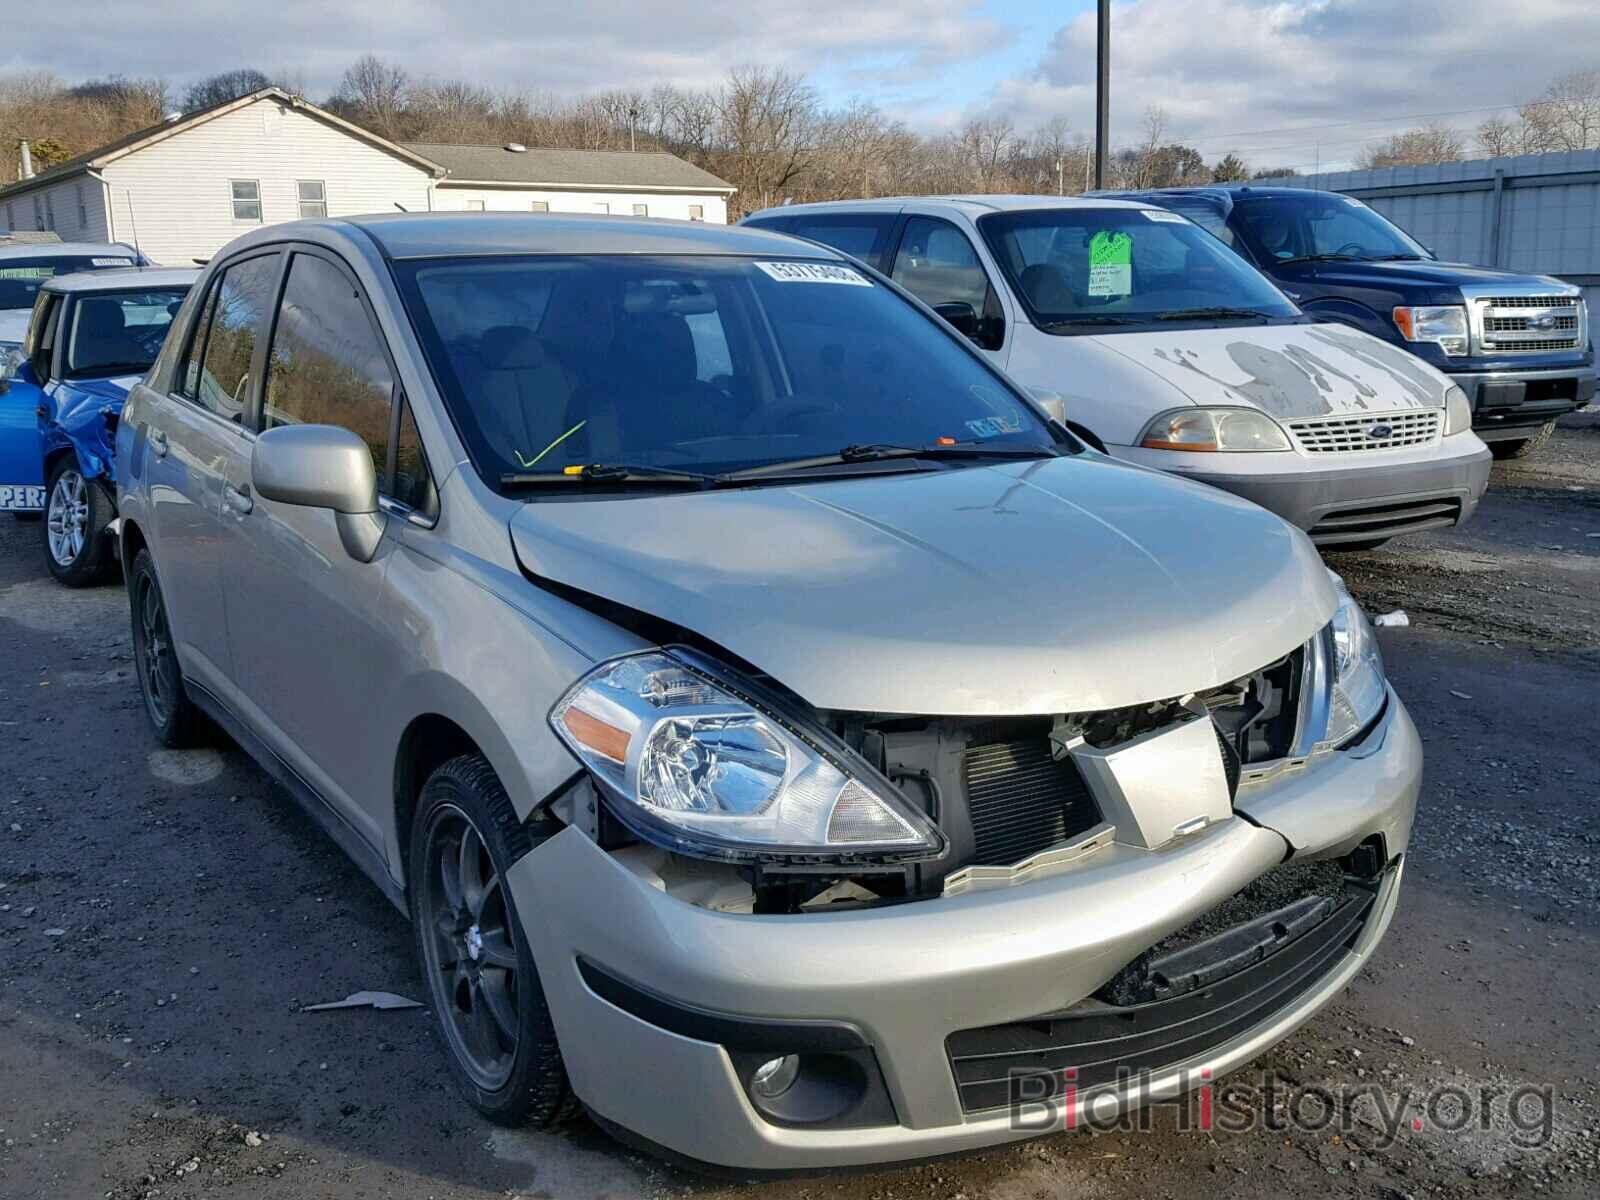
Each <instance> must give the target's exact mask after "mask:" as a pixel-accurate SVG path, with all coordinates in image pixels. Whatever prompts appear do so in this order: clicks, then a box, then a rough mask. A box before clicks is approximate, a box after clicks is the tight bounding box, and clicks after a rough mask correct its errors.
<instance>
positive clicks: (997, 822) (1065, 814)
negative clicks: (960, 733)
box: [961, 730, 1100, 866]
mask: <svg viewBox="0 0 1600 1200" xmlns="http://www.w3.org/2000/svg"><path fill="white" fill-rule="evenodd" d="M961 765H962V776H963V780H964V782H965V784H966V789H967V807H968V811H969V813H970V814H971V817H972V833H973V838H974V841H975V842H976V854H977V857H976V859H975V861H976V862H979V863H983V864H985V865H987V866H1010V865H1011V864H1013V863H1016V862H1020V861H1021V860H1022V859H1025V858H1027V857H1028V856H1029V855H1032V854H1037V853H1038V852H1039V851H1041V850H1048V849H1049V848H1050V847H1051V846H1054V845H1057V844H1058V843H1061V842H1064V841H1066V840H1067V839H1068V838H1070V837H1072V836H1073V835H1075V834H1079V833H1083V832H1084V831H1085V830H1088V829H1090V828H1092V827H1093V826H1094V824H1095V823H1096V822H1097V821H1098V820H1099V819H1100V818H1099V810H1098V809H1096V807H1095V804H1094V801H1093V800H1092V799H1091V798H1090V796H1089V789H1088V788H1087V787H1086V786H1085V785H1084V782H1083V777H1082V776H1081V775H1079V774H1078V768H1077V767H1076V766H1074V765H1073V763H1072V761H1071V760H1070V759H1063V760H1061V761H1060V762H1057V761H1056V759H1055V758H1054V756H1053V754H1052V751H1051V746H1050V739H1049V736H1048V731H1047V730H1046V731H1043V735H1042V736H1039V737H1034V738H1029V739H1026V740H1022V741H1010V742H997V743H993V744H990V745H975V746H972V747H971V748H970V749H968V750H967V752H966V753H965V754H964V755H963V756H962V764H961Z"/></svg>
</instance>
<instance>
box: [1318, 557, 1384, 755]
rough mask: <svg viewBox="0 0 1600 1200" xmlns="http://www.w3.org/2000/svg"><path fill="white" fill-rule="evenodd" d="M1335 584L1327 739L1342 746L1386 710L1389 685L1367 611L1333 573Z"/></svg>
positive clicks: (1331, 626) (1330, 625)
mask: <svg viewBox="0 0 1600 1200" xmlns="http://www.w3.org/2000/svg"><path fill="white" fill-rule="evenodd" d="M1330 574H1332V573H1331V572H1330ZM1333 586H1334V590H1335V591H1336V592H1337V593H1338V595H1339V607H1338V609H1337V610H1336V611H1335V612H1334V614H1333V620H1332V621H1330V622H1328V632H1327V636H1328V638H1329V640H1330V641H1331V642H1332V643H1333V645H1332V655H1331V657H1332V666H1333V696H1332V702H1331V704H1330V705H1329V709H1328V731H1327V734H1326V735H1325V738H1324V740H1325V741H1326V742H1327V743H1328V744H1330V745H1333V746H1342V745H1343V744H1344V743H1346V742H1348V741H1349V740H1350V739H1351V738H1353V737H1354V736H1355V735H1356V734H1358V733H1360V732H1361V731H1362V730H1363V729H1365V728H1366V727H1367V726H1368V725H1369V724H1371V723H1372V721H1373V720H1374V719H1375V718H1376V717H1377V716H1378V714H1379V713H1381V712H1382V711H1383V705H1384V699H1385V697H1386V696H1387V695H1388V684H1387V682H1386V680H1385V678H1384V674H1383V654H1382V652H1381V651H1380V650H1379V649H1378V639H1377V637H1376V636H1375V635H1374V634H1373V632H1372V623H1371V622H1370V621H1368V620H1367V614H1366V613H1364V612H1362V611H1361V605H1359V604H1357V603H1356V601H1355V597H1353V596H1351V595H1350V593H1349V591H1348V590H1347V589H1346V588H1345V586H1344V580H1342V579H1340V578H1339V577H1338V576H1337V575H1334V576H1333Z"/></svg>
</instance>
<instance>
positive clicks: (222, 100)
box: [183, 67, 273, 112]
mask: <svg viewBox="0 0 1600 1200" xmlns="http://www.w3.org/2000/svg"><path fill="white" fill-rule="evenodd" d="M272 82H273V81H272V76H270V75H268V74H267V73H266V72H265V71H258V70H256V69H255V68H254V67H240V68H239V69H238V70H236V71H222V72H219V73H218V74H216V75H208V76H206V78H204V79H202V80H200V81H199V82H198V83H193V84H190V85H189V88H188V90H187V91H185V92H184V93H183V109H184V111H185V112H193V111H194V110H195V109H197V108H210V107H211V106H212V105H213V104H226V103H227V102H228V101H229V100H237V99H238V98H239V97H240V96H248V95H249V94H250V93H251V92H259V91H260V90H261V89H262V88H265V87H271V86H272Z"/></svg>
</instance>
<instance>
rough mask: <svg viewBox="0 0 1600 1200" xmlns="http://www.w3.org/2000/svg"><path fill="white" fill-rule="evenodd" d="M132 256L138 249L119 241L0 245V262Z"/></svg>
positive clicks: (136, 253)
mask: <svg viewBox="0 0 1600 1200" xmlns="http://www.w3.org/2000/svg"><path fill="white" fill-rule="evenodd" d="M97 255H103V256H105V257H107V258H134V257H136V256H137V255H138V251H137V250H135V249H134V248H133V247H132V246H125V245H123V244H122V243H121V242H19V243H17V244H15V245H11V246H6V245H0V262H4V261H5V260H6V259H8V258H94V257H96V256H97Z"/></svg>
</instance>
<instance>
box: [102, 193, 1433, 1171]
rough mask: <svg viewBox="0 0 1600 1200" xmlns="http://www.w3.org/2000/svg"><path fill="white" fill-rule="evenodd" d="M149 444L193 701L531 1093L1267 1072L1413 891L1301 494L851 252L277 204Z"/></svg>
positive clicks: (934, 1102)
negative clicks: (1242, 487) (942, 307)
mask: <svg viewBox="0 0 1600 1200" xmlns="http://www.w3.org/2000/svg"><path fill="white" fill-rule="evenodd" d="M117 454H118V468H117V480H118V487H119V492H120V495H119V500H120V512H121V517H120V519H119V520H120V544H121V552H122V554H123V558H124V563H125V565H126V569H127V580H128V589H129V594H130V600H131V606H132V615H133V636H134V644H135V649H136V661H137V665H138V674H139V680H140V684H141V686H142V689H143V693H144V699H145V704H146V707H147V709H148V711H149V715H150V718H151V721H152V722H153V724H154V726H155V729H156V732H157V734H158V736H159V738H160V739H161V740H162V741H163V742H164V743H165V744H167V745H170V746H177V745H181V744H183V743H184V742H186V741H188V740H190V739H193V738H195V737H197V736H202V735H203V731H204V730H205V729H206V728H207V727H208V726H209V724H210V723H215V724H216V725H219V726H221V727H222V728H223V729H224V730H226V731H227V732H228V733H230V734H231V735H232V736H233V737H234V738H235V739H237V740H238V742H239V743H240V744H241V745H243V746H244V747H245V748H246V749H248V750H249V751H250V753H251V754H253V755H254V756H255V757H256V758H257V759H259V760H260V762H261V763H262V764H263V765H264V766H265V767H266V768H267V770H269V771H270V772H271V773H272V774H273V775H275V776H276V777H277V778H278V779H279V780H281V781H282V782H283V784H284V785H285V786H286V787H287V788H288V789H289V790H290V791H292V792H293V793H294V794H295V796H296V797H297V798H298V799H300V800H301V801H302V802H303V803H304V804H305V805H306V806H307V807H308V808H309V809H310V811H311V812H312V813H314V814H316V816H317V817H318V818H319V819H320V820H321V822H322V824H323V825H324V826H325V827H326V828H327V830H328V831H329V832H330V833H331V834H332V836H333V837H334V838H335V839H337V840H338V841H339V842H340V844H341V845H342V846H343V847H344V848H345V849H346V850H347V851H348V852H349V853H350V854H351V856H352V857H353V858H354V859H355V860H356V861H357V862H358V863H359V864H360V865H361V866H362V867H363V868H364V869H365V870H366V871H367V872H368V873H369V874H370V875H371V876H372V878H373V879H374V880H375V881H376V882H377V883H378V886H379V887H381V888H382V889H383V890H384V891H385V893H386V894H387V895H388V896H389V897H390V898H391V899H392V900H393V901H394V903H395V904H396V905H397V906H398V907H399V908H401V909H402V910H403V911H404V912H406V913H408V914H409V915H410V918H411V920H412V922H413V924H414V927H415V931H416V948H417V958H418V964H419V967H420V970H421V971H422V973H423V975H424V976H425V978H426V986H427V987H428V989H429V990H430V993H431V995H430V999H431V1003H432V1007H433V1009H434V1011H435V1012H436V1013H437V1015H438V1019H439V1026H440V1034H441V1037H442V1040H443V1042H444V1045H445V1047H446V1049H447V1056H448V1059H449V1062H450V1064H451V1067H452V1069H453V1071H454V1073H455V1074H456V1076H457V1077H458V1078H459V1080H460V1082H461V1084H462V1085H463V1087H464V1089H465V1091H466V1094H467V1096H468V1098H469V1099H470V1100H471V1102H472V1103H473V1104H474V1105H475V1106H476V1107H477V1108H478V1109H479V1110H480V1111H481V1112H482V1113H483V1114H484V1115H485V1116H487V1117H489V1118H490V1119H492V1120H495V1121H498V1122H502V1123H506V1124H515V1123H532V1124H536V1125H548V1124H551V1123H553V1122H556V1121H558V1120H560V1119H561V1118H562V1117H564V1116H566V1115H568V1114H569V1113H572V1112H575V1111H577V1109H578V1108H579V1106H580V1105H581V1107H583V1108H586V1109H587V1110H588V1111H589V1112H590V1113H592V1114H593V1115H594V1117H595V1118H596V1119H597V1120H598V1121H600V1122H601V1123H602V1124H603V1125H604V1126H605V1127H606V1128H608V1129H611V1130H614V1131H616V1132H617V1133H619V1134H620V1135H622V1136H626V1137H630V1138H633V1139H635V1140H637V1141H639V1142H641V1143H643V1144H646V1145H648V1146H651V1147H654V1148H656V1149H657V1150H660V1151H664V1152H670V1153H673V1154H675V1155H680V1156H684V1157H687V1158H690V1159H694V1160H698V1161H701V1162H711V1163H716V1164H721V1165H725V1166H733V1167H737V1168H741V1169H742V1168H791V1169H792V1168H808V1167H819V1166H830V1165H842V1164H865V1163H876V1162H885V1161H891V1160H898V1159H906V1158H918V1157H924V1156H929V1155H934V1154H942V1153H947V1152H951V1151H960V1150H966V1149H970V1148H973V1147H981V1146H987V1145H991V1144H994V1143H997V1142H1003V1141H1007V1140H1010V1139H1015V1138H1021V1137H1026V1136H1030V1135H1036V1134H1038V1133H1041V1132H1046V1131H1048V1130H1050V1129H1052V1128H1056V1129H1059V1128H1061V1127H1063V1126H1064V1125H1072V1124H1076V1123H1077V1122H1079V1121H1086V1120H1090V1119H1095V1118H1104V1117H1107V1116H1109V1115H1110V1114H1113V1113H1117V1112H1120V1111H1122V1110H1125V1109H1127V1108H1130V1107H1132V1106H1135V1105H1138V1104H1140V1103H1144V1102H1148V1101H1150V1100H1153V1099H1159V1098H1163V1097H1168V1096H1174V1095H1177V1094H1179V1093H1180V1092H1182V1091H1183V1090H1184V1089H1186V1088H1189V1087H1192V1086H1195V1085H1197V1084H1198V1083H1199V1082H1200V1081H1201V1079H1202V1078H1204V1077H1205V1076H1203V1074H1202V1073H1203V1072H1210V1075H1211V1076H1212V1077H1214V1076H1216V1075H1218V1074H1220V1073H1222V1072H1224V1071H1227V1070H1230V1069H1232V1068H1235V1067H1238V1066H1240V1065H1241V1064H1243V1063H1245V1062H1246V1061H1248V1060H1249V1059H1250V1058H1252V1057H1253V1056H1255V1055H1257V1054H1259V1053H1260V1052H1261V1051H1262V1050H1264V1049H1265V1048H1266V1047H1268V1046H1270V1045H1272V1044H1273V1043H1274V1042H1276V1041H1277V1040H1278V1039H1280V1038H1282V1037H1284V1036H1285V1035H1286V1034H1288V1033H1289V1031H1290V1030H1292V1029H1294V1028H1295V1027H1296V1026H1297V1025H1299V1024H1300V1023H1301V1022H1303V1021H1305V1020H1306V1019H1307V1018H1308V1017H1309V1016H1311V1014H1313V1013H1314V1012H1316V1011H1317V1009H1319V1008H1320V1007H1321V1006H1322V1005H1324V1004H1326V1003H1327V1002H1328V1001H1329V1000H1330V999H1331V998H1332V997H1333V996H1335V995H1336V994H1337V993H1338V992H1339V990H1340V989H1341V988H1342V987H1343V986H1344V985H1345V984H1346V983H1347V982H1348V981H1349V980H1350V978H1351V976H1353V975H1354V974H1355V973H1356V971H1357V970H1358V969H1359V968H1360V967H1361V965H1362V964H1363V963H1364V962H1365V961H1366V960H1367V959H1368V958H1369V956H1371V954H1372V953H1373V951H1374V949H1375V948H1376V946H1377V943H1378V941H1379V939H1380V938H1381V937H1382V936H1383V932H1384V929H1385V927H1386V926H1387V925H1388V923H1389V919H1390V916H1391V914H1392V913H1393V911H1394V906H1395V902H1396V897H1397V893H1398V891H1399V887H1400V876H1401V869H1402V865H1403V856H1404V852H1405V849H1406V844H1407V839H1408V837H1409V834H1410V829H1411V822H1412V815H1413V810H1414V806H1415V803H1416V797H1417V789H1418V786H1419V781H1420V775H1421V766H1422V756H1421V750H1420V746H1419V743H1418V739H1417V734H1416V730H1415V728H1414V727H1413V725H1412V723H1411V721H1410V719H1409V718H1408V717H1407V715H1406V711H1405V709H1404V708H1403V707H1402V706H1401V704H1400V701H1399V700H1398V699H1397V698H1396V697H1395V695H1394V693H1393V692H1392V691H1391V690H1390V689H1389V687H1388V685H1387V683H1386V682H1385V679H1384V674H1383V665H1382V661H1381V659H1380V657H1379V653H1378V649H1377V646H1376V644H1375V643H1374V640H1373V634H1372V631H1371V629H1370V628H1369V626H1368V623H1367V620H1366V618H1365V617H1364V616H1363V615H1362V612H1361V610H1360V608H1358V607H1357V605H1356V603H1355V602H1354V601H1353V600H1352V599H1351V598H1350V596H1349V594H1348V593H1347V592H1346V591H1345V590H1344V589H1343V587H1342V586H1341V585H1340V583H1339V581H1338V580H1337V579H1336V578H1334V577H1331V576H1330V575H1329V573H1328V571H1327V570H1326V569H1325V568H1324V567H1323V565H1322V563H1321V562H1320V561H1319V560H1318V558H1317V555H1316V552H1315V551H1314V550H1313V549H1312V546H1311V543H1310V542H1308V541H1307V540H1306V537H1305V535H1304V534H1302V533H1301V532H1300V531H1299V530H1297V529H1294V528H1291V527H1290V526H1289V525H1287V524H1285V523H1284V522H1283V521H1282V520H1280V519H1279V518H1277V517H1275V516H1273V515H1271V514H1270V513H1267V512H1265V511H1264V510H1262V509H1260V508H1257V507H1255V506H1254V505H1252V504H1250V503H1248V502H1246V501H1244V500H1241V499H1238V498H1236V497H1233V496H1229V495H1227V494H1224V493H1222V492H1218V491H1215V490H1213V489H1211V488H1207V487H1205V486H1203V485H1200V484H1195V483H1191V482H1188V481H1185V480H1182V479H1177V478H1173V477H1171V476H1168V475H1163V474H1159V473H1157V472H1155V471H1152V470H1149V469H1146V468H1143V467H1140V466H1135V465H1132V464H1128V463H1122V462H1117V461H1114V460H1112V459H1110V458H1107V457H1105V456H1104V455H1102V454H1099V453H1096V452H1094V451H1093V450H1090V449H1088V448H1087V447H1085V446H1084V445H1083V444H1082V443H1081V442H1079V441H1078V440H1076V439H1075V438H1074V437H1073V436H1072V434H1071V433H1070V432H1069V431H1068V430H1067V429H1066V428H1065V427H1064V426H1062V425H1061V424H1059V423H1057V421H1056V420H1055V419H1054V418H1052V417H1051V416H1050V415H1048V414H1047V413H1046V411H1045V410H1043V409H1041V408H1040V407H1038V406H1036V405H1035V404H1034V402H1033V401H1032V400H1031V399H1030V398H1029V397H1028V396H1027V395H1026V394H1025V393H1024V392H1022V391H1021V390H1020V389H1019V388H1018V387H1017V386H1016V385H1014V384H1013V383H1011V382H1010V381H1009V380H1008V379H1007V378H1006V377H1005V376H1004V375H1003V374H1001V373H999V372H998V371H997V370H996V369H995V368H994V367H992V366H991V365H990V364H988V363H986V362H985V361H984V360H983V358H982V357H981V355H980V354H979V353H978V352H977V351H975V350H974V349H973V348H972V347H971V346H970V345H969V344H968V343H967V342H966V341H965V340H964V339H963V338H962V337H961V336H960V335H959V334H957V333H955V332H954V330H953V329H952V328H951V327H950V326H948V325H946V324H944V323H943V322H941V321H939V320H938V319H937V318H936V317H935V316H934V315H933V313H932V312H931V310H929V309H927V308H925V307H923V306H922V305H921V304H920V303H919V302H917V301H915V300H914V299H912V298H911V297H910V296H909V295H908V294H906V293H904V292H902V291H901V290H899V289H898V288H897V287H896V286H895V285H893V284H892V283H889V282H887V281H886V280H884V279H883V278H881V277H879V276H878V275H876V274H874V273H872V272H871V270H870V269H869V268H865V267H862V266H859V265H856V264H852V263H851V262H850V261H848V260H846V259H844V258H842V257H840V256H838V255H835V254H834V253H833V252H832V251H830V250H827V249H825V248H823V247H820V246H818V245H815V244H811V243H805V242H800V241H796V240H791V239H789V238H787V237H784V236H781V235H778V234H773V233H766V232H761V231H758V230H750V229H725V228H715V227H710V226H706V225H702V224H689V223H683V224H679V223H674V222H662V221H642V220H637V221H636V220H624V219H620V218H564V217H550V216H538V217H533V216H523V215H513V214H509V213H505V214H501V213H491V214H464V215H451V216H445V215H426V216H406V215H400V214H395V215H390V216H382V217H371V218H357V219H351V220H339V221H314V222H303V223H298V224H289V225H279V226H275V227H272V228H268V229H263V230H259V231H257V232H254V233H251V234H249V235H247V236H245V237H242V238H240V239H239V240H237V241H235V242H233V243H232V244H231V245H229V246H228V247H227V248H226V249H225V250H223V251H222V252H221V253H220V254H218V255H217V257H216V258H215V259H214V260H213V261H212V262H211V264H210V265H209V267H208V268H207V270H206V272H205V274H204V275H203V276H202V279H201V281H200V283H199V284H197V285H196V287H195V288H194V290H193V291H192V292H191V294H190V297H189V299H188V300H187V301H186V304H185V307H184V309H183V310H182V312H181V313H180V314H179V316H178V318H177V320H176V322H175V323H174V326H173V331H172V335H171V336H170V337H169V338H168V339H167V343H166V347H165V349H164V350H163V352H162V356H161V358H160V360H159V361H158V362H157V363H156V365H155V366H154V368H153V369H152V370H151V373H150V374H149V376H148V377H147V378H146V380H145V381H144V382H143V383H142V384H141V385H139V386H138V387H136V388H135V389H134V391H133V393H132V395H131V396H130V398H129V400H128V403H127V407H126V409H125V411H124V414H123V417H122V421H121V424H120V426H119V429H118V435H117ZM375 1086H376V1083H375Z"/></svg>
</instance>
